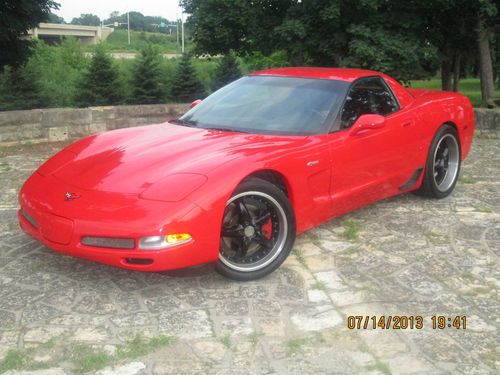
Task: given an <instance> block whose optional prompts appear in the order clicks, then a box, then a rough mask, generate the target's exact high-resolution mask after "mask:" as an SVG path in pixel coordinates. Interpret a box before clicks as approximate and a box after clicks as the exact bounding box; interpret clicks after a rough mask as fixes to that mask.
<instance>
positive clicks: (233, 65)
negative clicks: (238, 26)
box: [213, 51, 241, 90]
mask: <svg viewBox="0 0 500 375" xmlns="http://www.w3.org/2000/svg"><path fill="white" fill-rule="evenodd" d="M240 77H241V69H240V66H239V64H238V59H237V58H236V55H235V54H234V52H232V51H231V52H229V53H227V54H226V55H224V56H223V57H222V59H221V60H220V61H219V64H218V65H217V70H216V71H215V77H214V82H213V89H214V90H218V89H220V88H221V87H223V86H225V85H227V84H228V83H231V82H233V81H236V80H237V79H238V78H240Z"/></svg>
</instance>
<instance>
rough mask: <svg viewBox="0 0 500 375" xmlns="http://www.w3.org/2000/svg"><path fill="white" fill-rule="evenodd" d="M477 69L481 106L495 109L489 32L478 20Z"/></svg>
mask: <svg viewBox="0 0 500 375" xmlns="http://www.w3.org/2000/svg"><path fill="white" fill-rule="evenodd" d="M477 32H478V39H479V69H480V77H481V95H482V102H483V105H486V106H487V107H495V103H494V99H495V82H494V80H493V63H492V59H491V49H490V32H489V30H488V29H487V28H486V27H485V25H484V21H483V20H482V19H481V18H479V22H478V30H477Z"/></svg>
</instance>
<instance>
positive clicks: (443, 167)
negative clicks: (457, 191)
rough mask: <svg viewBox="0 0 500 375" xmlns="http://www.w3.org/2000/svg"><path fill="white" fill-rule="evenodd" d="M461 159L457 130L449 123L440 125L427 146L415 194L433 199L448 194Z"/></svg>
mask: <svg viewBox="0 0 500 375" xmlns="http://www.w3.org/2000/svg"><path fill="white" fill-rule="evenodd" d="M461 160H462V154H461V148H460V141H459V139H458V135H457V131H456V130H455V128H454V127H453V126H451V125H443V126H441V127H440V128H439V130H438V131H437V133H436V135H435V136H434V139H433V140H432V143H431V147H430V148H429V154H428V155H427V161H426V165H425V173H424V179H423V182H422V185H421V186H420V188H419V189H418V190H417V194H419V195H422V196H424V197H427V198H434V199H442V198H445V197H447V196H448V195H450V194H451V192H452V191H453V189H454V188H455V185H456V184H457V180H458V176H459V174H460V166H461Z"/></svg>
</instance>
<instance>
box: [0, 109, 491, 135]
mask: <svg viewBox="0 0 500 375" xmlns="http://www.w3.org/2000/svg"><path fill="white" fill-rule="evenodd" d="M188 109H189V105H188V104H161V105H140V106H117V107H93V108H83V109H36V110H31V111H10V112H0V145H2V144H3V145H9V144H17V143H22V142H33V143H38V142H47V141H64V140H66V139H76V138H81V137H84V136H87V135H90V134H93V133H98V132H101V131H105V130H112V129H117V128H125V127H131V126H138V125H149V124H155V123H161V122H165V121H167V120H170V119H173V118H176V117H179V116H180V115H182V114H183V113H184V112H186V111H187V110H188ZM476 129H477V131H478V133H483V132H488V133H498V132H499V131H500V110H492V109H482V108H480V109H476Z"/></svg>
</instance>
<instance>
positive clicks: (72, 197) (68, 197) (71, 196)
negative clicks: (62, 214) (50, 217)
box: [64, 191, 80, 201]
mask: <svg viewBox="0 0 500 375" xmlns="http://www.w3.org/2000/svg"><path fill="white" fill-rule="evenodd" d="M78 198H80V196H79V195H77V194H73V193H70V192H69V191H68V192H66V194H65V195H64V200H65V201H72V200H75V199H78Z"/></svg>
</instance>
